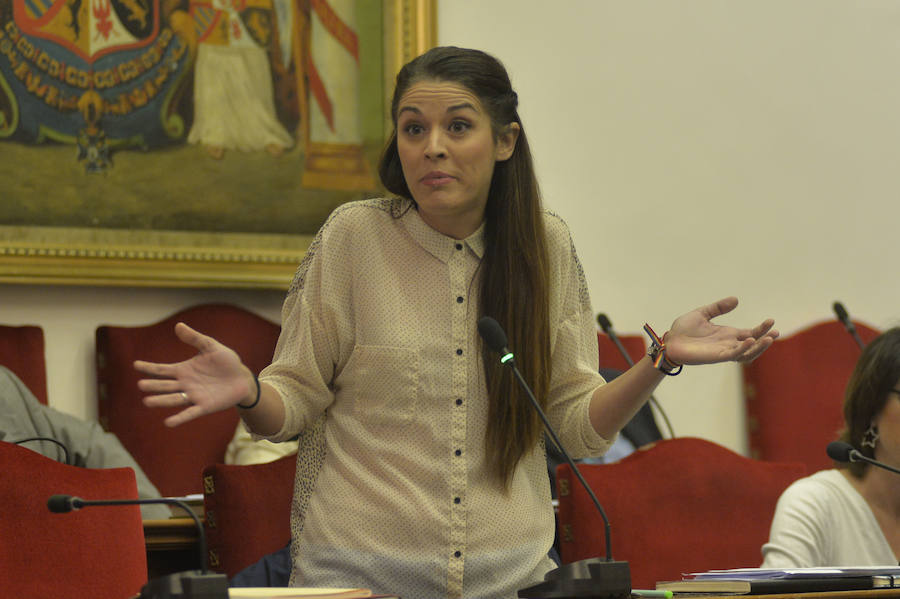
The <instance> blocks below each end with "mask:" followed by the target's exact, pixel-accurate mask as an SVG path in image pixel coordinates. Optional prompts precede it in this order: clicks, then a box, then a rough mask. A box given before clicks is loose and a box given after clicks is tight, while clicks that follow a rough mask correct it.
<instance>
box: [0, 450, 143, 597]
mask: <svg viewBox="0 0 900 599" xmlns="http://www.w3.org/2000/svg"><path fill="white" fill-rule="evenodd" d="M0 472H2V473H3V475H2V476H0V513H2V514H3V516H2V517H0V589H2V591H0V595H2V596H4V597H66V598H67V599H97V598H98V597H109V598H110V599H125V598H126V597H131V596H134V595H135V594H137V593H138V592H140V590H141V587H142V586H143V585H144V584H145V583H146V582H147V553H146V548H145V546H144V529H143V527H142V525H141V513H140V509H139V508H138V506H136V505H134V506H132V505H128V506H110V507H89V508H84V509H82V510H79V511H76V512H71V513H65V514H54V513H51V512H50V510H49V509H48V508H47V499H48V498H49V497H50V496H51V495H55V494H66V495H75V496H77V497H81V498H82V499H136V498H137V485H136V483H135V479H134V471H133V470H131V468H111V469H87V468H77V467H75V466H67V465H65V464H60V463H58V462H56V461H55V460H51V459H48V458H45V457H44V456H42V455H40V454H38V453H35V452H33V451H31V450H29V449H26V448H24V447H19V446H17V445H13V444H11V443H2V442H0Z"/></svg>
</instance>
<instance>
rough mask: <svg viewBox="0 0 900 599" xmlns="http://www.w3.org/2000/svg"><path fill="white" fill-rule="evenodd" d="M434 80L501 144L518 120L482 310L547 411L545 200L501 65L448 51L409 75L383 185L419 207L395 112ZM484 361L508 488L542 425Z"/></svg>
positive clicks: (503, 371) (397, 92) (497, 369)
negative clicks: (453, 87) (481, 110)
mask: <svg viewBox="0 0 900 599" xmlns="http://www.w3.org/2000/svg"><path fill="white" fill-rule="evenodd" d="M429 80H431V81H445V82H451V83H456V84H459V85H462V86H464V87H465V88H466V89H468V90H469V91H471V92H472V93H474V94H475V95H476V96H477V97H478V99H479V101H480V102H481V104H482V105H483V106H484V107H485V110H486V111H487V114H488V115H489V116H490V119H491V127H492V130H493V133H494V136H495V139H496V138H497V137H499V135H500V134H501V132H504V131H506V130H507V128H508V126H509V125H510V123H518V125H519V127H520V129H519V136H518V140H517V141H516V145H515V149H514V150H513V153H512V156H511V157H510V158H509V159H508V160H505V161H502V162H497V163H496V165H495V166H494V175H493V178H492V179H491V186H490V191H489V192H488V200H487V207H486V208H485V225H484V242H485V252H484V257H483V259H482V261H481V266H480V270H481V273H480V274H481V279H480V290H479V291H480V306H479V313H480V315H487V316H491V317H493V318H494V319H496V320H497V322H499V323H500V324H501V325H502V326H503V328H504V329H505V330H506V332H507V335H508V337H509V344H510V347H511V348H514V349H515V351H516V359H517V362H518V365H519V369H520V370H521V372H522V374H523V376H524V378H525V380H526V381H527V382H528V384H529V386H530V387H531V388H532V389H533V391H534V394H535V396H536V397H537V398H538V400H539V401H541V403H542V404H544V403H545V398H546V396H547V391H548V389H549V386H550V374H551V372H550V368H551V364H550V318H549V291H548V288H547V287H548V261H547V248H546V239H545V235H544V224H543V220H542V215H541V213H542V209H541V197H540V191H539V188H538V183H537V178H536V177H535V174H534V165H533V162H532V158H531V149H530V148H529V146H528V139H527V138H526V136H525V129H524V128H523V127H522V121H521V119H520V118H519V114H518V111H517V107H518V97H517V96H516V92H515V91H513V89H512V85H511V84H510V81H509V75H507V73H506V69H505V68H504V67H503V65H502V64H501V63H500V61H498V60H497V59H496V58H494V57H493V56H490V55H489V54H486V53H484V52H481V51H479V50H469V49H464V48H456V47H441V48H434V49H432V50H429V51H428V52H426V53H425V54H423V55H422V56H419V57H418V58H416V59H414V60H412V61H411V62H409V63H408V64H407V65H406V66H404V67H403V69H401V71H400V73H399V74H398V75H397V83H396V87H395V88H394V97H393V101H392V102H391V117H392V119H393V122H394V131H393V134H392V135H391V138H390V140H389V141H388V144H387V147H386V148H385V151H384V154H383V155H382V158H381V163H380V164H379V174H380V176H381V181H382V183H383V184H384V186H385V188H386V189H388V190H389V191H390V192H392V193H395V194H397V195H399V196H401V197H404V198H407V199H410V200H412V201H413V202H415V199H414V198H413V197H412V194H411V193H410V191H409V187H408V186H407V184H406V180H405V179H404V178H403V169H402V166H401V164H400V155H399V153H398V151H397V109H398V104H399V102H400V98H401V97H402V96H403V94H404V93H406V91H407V90H409V88H410V87H411V86H412V85H413V84H415V83H418V82H420V81H429ZM482 355H483V362H484V370H485V378H486V380H487V388H488V403H489V406H488V427H487V434H486V437H485V449H486V456H487V459H488V460H489V464H490V465H491V468H492V469H493V470H494V472H495V473H496V475H497V477H498V479H499V480H500V481H501V483H502V484H503V485H504V486H506V487H508V486H509V483H510V481H511V480H512V477H513V474H514V472H515V468H516V465H517V464H518V463H519V460H520V459H521V458H522V456H524V455H525V454H526V453H528V452H529V451H532V450H533V449H534V448H535V446H536V445H537V443H538V442H539V440H540V438H541V422H540V419H539V418H538V416H537V415H536V414H535V412H534V409H533V408H532V407H531V405H530V403H529V401H528V398H527V397H526V396H525V394H524V393H523V392H522V391H521V389H520V388H519V386H518V385H517V384H516V381H515V380H514V379H513V377H512V376H511V373H510V372H509V371H508V368H507V367H505V366H503V365H501V364H500V362H499V360H498V356H497V355H496V354H494V353H492V352H491V351H490V350H489V349H488V348H487V347H485V346H484V345H483V344H482Z"/></svg>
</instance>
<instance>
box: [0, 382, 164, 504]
mask: <svg viewBox="0 0 900 599" xmlns="http://www.w3.org/2000/svg"><path fill="white" fill-rule="evenodd" d="M48 439H49V440H48ZM0 441H4V442H9V443H16V444H19V445H22V446H23V447H27V448H28V449H31V450H33V451H36V452H37V453H40V454H41V455H43V456H46V457H48V458H50V459H52V460H57V461H59V462H62V463H64V464H69V465H71V466H79V467H82V468H122V467H125V468H131V469H132V470H134V475H135V478H136V479H137V490H138V497H140V498H141V499H151V498H157V497H159V496H160V494H159V491H158V490H157V489H156V487H155V486H154V485H153V483H152V482H150V479H148V478H147V475H146V474H144V472H143V470H141V468H140V466H138V465H137V462H135V461H134V458H132V457H131V454H129V453H128V451H126V450H125V448H124V447H123V446H122V443H121V442H120V441H119V439H118V438H116V436H115V435H113V434H112V433H108V432H106V431H104V430H103V429H102V428H101V427H100V425H99V424H98V423H96V422H87V421H84V420H80V419H78V418H76V417H74V416H71V415H69V414H65V413H63V412H60V411H58V410H54V409H53V408H51V407H49V406H45V405H44V404H42V403H41V402H39V401H38V400H37V398H36V397H35V396H34V394H33V393H32V392H31V391H30V390H29V389H28V387H26V386H25V384H24V383H23V382H22V381H21V380H20V379H19V378H18V377H17V376H16V375H15V374H13V372H12V371H11V370H9V369H8V368H6V367H4V366H0ZM171 515H172V513H171V510H169V508H168V506H165V505H142V506H141V516H142V517H143V518H144V519H145V520H160V519H165V518H169V517H171Z"/></svg>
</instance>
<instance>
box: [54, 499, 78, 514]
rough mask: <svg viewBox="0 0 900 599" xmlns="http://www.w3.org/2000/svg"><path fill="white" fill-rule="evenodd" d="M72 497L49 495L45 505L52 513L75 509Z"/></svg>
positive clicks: (63, 512)
mask: <svg viewBox="0 0 900 599" xmlns="http://www.w3.org/2000/svg"><path fill="white" fill-rule="evenodd" d="M74 499H77V497H72V496H71V495H51V496H50V499H48V500H47V507H48V508H49V509H50V511H51V512H53V513H54V514H65V513H66V512H71V511H72V510H74V509H75V505H74V501H73V500H74Z"/></svg>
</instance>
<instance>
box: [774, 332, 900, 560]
mask: <svg viewBox="0 0 900 599" xmlns="http://www.w3.org/2000/svg"><path fill="white" fill-rule="evenodd" d="M844 422H845V425H846V427H845V429H844V430H843V431H842V432H841V435H840V440H842V441H845V442H847V443H849V444H850V445H852V446H853V447H855V448H857V449H858V450H859V451H860V452H861V453H862V454H863V455H866V456H868V457H871V458H874V459H876V460H879V461H881V462H884V463H886V464H888V465H890V466H893V467H900V328H893V329H890V330H889V331H886V332H885V333H883V334H882V335H881V336H879V337H878V338H876V339H875V340H874V341H872V342H871V343H870V344H869V345H868V346H867V347H866V348H865V350H863V353H862V355H861V356H860V358H859V362H858V363H857V364H856V369H855V370H854V371H853V375H852V376H851V377H850V381H849V383H848V384H847V390H846V395H845V399H844ZM801 428H802V427H801V425H800V424H799V423H798V431H797V432H798V434H802V430H801ZM822 450H823V451H824V448H823V449H822ZM762 553H763V566H762V567H764V568H800V567H817V566H845V567H847V566H896V565H897V561H898V560H897V556H898V555H900V475H897V474H894V473H892V472H889V471H887V470H884V469H881V468H877V467H872V466H870V465H869V464H866V463H865V462H852V463H849V464H844V465H840V466H839V467H838V468H837V469H832V470H822V471H821V472H817V473H815V474H813V475H812V476H808V477H806V478H803V479H800V480H798V481H797V482H795V483H794V484H792V485H791V486H790V487H788V488H787V489H786V490H785V492H784V493H783V494H782V496H781V498H780V499H779V500H778V506H777V508H776V510H775V518H774V519H773V521H772V530H771V532H770V535H769V542H768V543H766V544H765V545H763V547H762Z"/></svg>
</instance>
